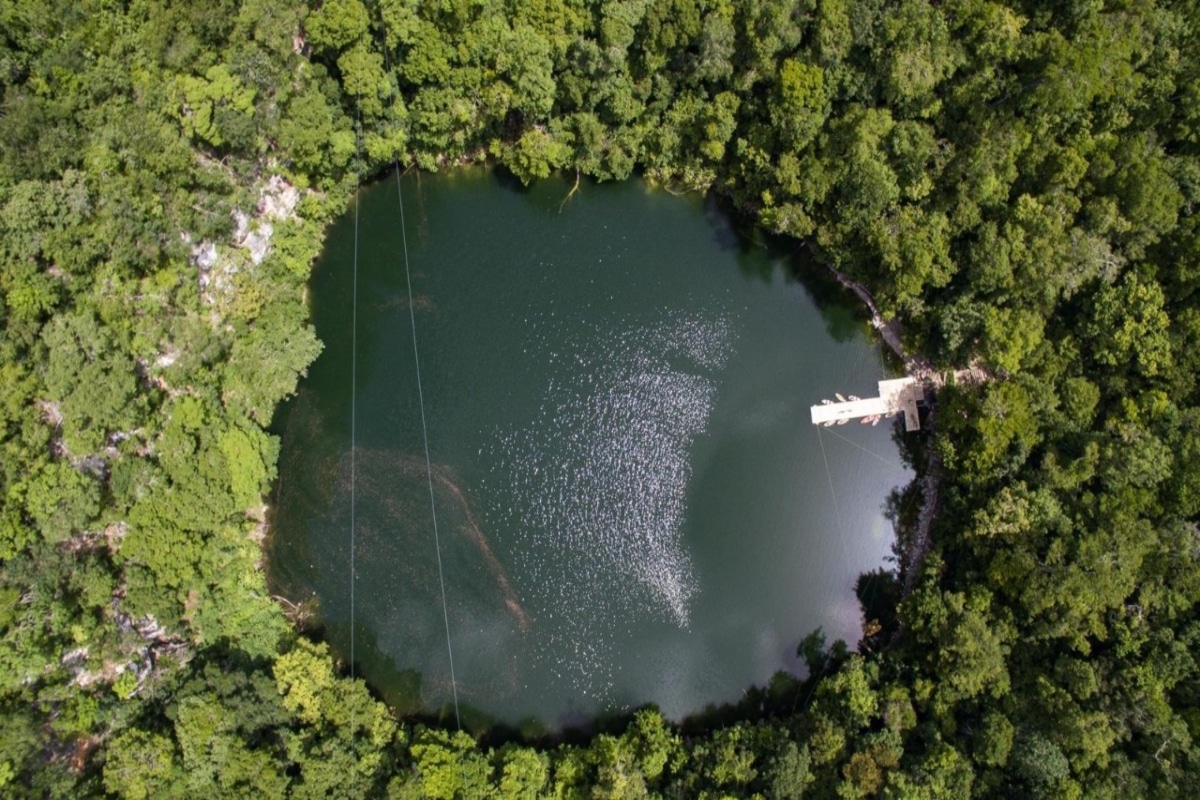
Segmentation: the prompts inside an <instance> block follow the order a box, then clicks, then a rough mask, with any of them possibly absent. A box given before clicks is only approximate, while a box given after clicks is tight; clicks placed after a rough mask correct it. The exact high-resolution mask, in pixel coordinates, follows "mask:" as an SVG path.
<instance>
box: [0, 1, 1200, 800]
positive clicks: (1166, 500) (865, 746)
mask: <svg viewBox="0 0 1200 800" xmlns="http://www.w3.org/2000/svg"><path fill="white" fill-rule="evenodd" d="M1197 52H1200V6H1198V5H1197V4H1196V3H1195V2H1191V1H1190V0H1162V2H1154V0H1120V1H1117V0H1112V1H1109V2H1104V1H1103V0H1096V2H1082V1H1081V2H1072V3H1056V4H1044V3H1035V2H1016V1H1014V2H998V1H993V0H945V2H941V3H933V2H930V1H929V0H856V1H855V2H849V0H799V2H796V0H742V1H741V2H732V1H731V0H607V1H604V2H589V1H587V0H491V1H490V2H489V1H488V0H442V2H417V0H380V2H377V3H364V2H362V1H361V0H327V1H326V2H324V3H317V2H314V3H313V5H312V6H311V7H308V6H305V5H303V4H300V3H296V2H293V3H287V2H283V3H274V2H267V1H266V0H243V1H241V2H239V1H238V0H216V1H211V2H198V1H194V2H180V3H166V2H163V1H162V0H129V2H110V1H109V0H84V2H67V1H66V0H47V1H46V2H30V1H28V0H11V1H10V2H4V3H0V87H2V90H3V105H2V108H0V143H2V144H3V146H2V147H0V292H2V294H3V304H2V305H0V328H2V331H3V332H2V334H0V503H2V505H0V564H2V566H0V601H2V602H0V637H2V641H3V645H2V646H0V662H2V663H0V667H2V668H0V708H2V713H0V790H2V791H3V793H4V794H5V795H6V796H22V795H29V796H81V795H88V794H90V795H99V794H103V793H105V792H108V793H112V794H114V795H118V796H122V797H130V798H140V797H172V796H182V795H185V794H195V793H198V792H208V793H210V794H212V795H213V796H234V795H236V796H265V797H275V796H285V795H288V794H291V795H294V796H298V797H308V796H343V795H347V794H354V795H356V796H373V795H383V794H385V793H386V794H388V795H389V796H393V797H417V796H426V797H435V798H454V797H464V798H473V797H512V798H517V797H539V796H555V797H588V796H594V797H612V798H617V797H643V796H648V795H665V796H671V797H714V798H715V797H726V796H729V797H737V796H761V797H765V798H786V797H799V796H801V795H803V796H814V797H821V796H828V797H832V796H840V797H868V796H872V795H881V796H889V797H946V798H962V797H967V796H970V795H973V794H975V795H992V796H1038V797H1042V796H1048V797H1081V796H1084V795H1086V796H1089V797H1137V796H1146V797H1162V798H1169V797H1175V796H1190V794H1191V792H1189V790H1188V788H1187V787H1188V786H1192V787H1193V789H1192V791H1194V787H1195V786H1196V785H1197V784H1200V749H1198V745H1197V739H1198V737H1200V666H1198V665H1197V662H1196V659H1197V653H1200V618H1198V616H1197V610H1198V607H1197V603H1198V602H1200V565H1198V563H1197V559H1198V558H1200V525H1198V517H1200V392H1198V387H1197V382H1196V381H1197V374H1198V373H1200V294H1198V293H1197V289H1198V288H1200V215H1197V214H1196V211H1197V204H1198V203H1200V138H1198V137H1200V60H1198V59H1197V58H1196V53H1197ZM394 159H395V160H398V161H400V162H401V163H403V164H409V163H415V164H416V165H417V166H418V167H419V168H421V169H425V170H434V169H443V168H449V167H452V166H453V165H455V164H459V163H464V162H471V161H484V160H491V161H494V162H495V163H498V164H500V165H502V166H503V167H505V168H507V169H508V170H511V171H512V172H513V173H514V174H515V175H516V176H517V177H518V178H520V179H521V180H522V181H526V182H528V181H532V180H535V179H537V178H541V177H545V176H548V175H550V174H551V173H552V172H553V171H555V170H569V171H572V172H578V173H581V174H584V175H587V176H590V177H591V178H593V179H596V180H620V179H624V178H627V177H629V176H630V175H633V174H635V173H641V174H644V175H646V176H648V177H649V178H651V179H653V180H656V181H659V182H663V183H667V184H670V185H672V186H674V187H677V188H682V189H688V190H696V191H702V190H713V191H716V192H719V193H721V194H723V195H725V196H727V197H729V198H730V199H731V200H732V201H733V202H734V203H735V204H736V205H737V207H738V208H739V209H740V210H741V211H742V212H743V213H744V214H746V215H747V216H749V217H751V218H754V219H756V220H757V221H758V222H760V223H761V224H762V225H763V226H764V227H766V228H768V229H770V230H772V231H776V232H778V233H781V234H785V235H787V236H791V237H795V238H796V239H798V240H800V241H803V242H804V243H805V244H806V245H807V246H808V247H810V248H811V249H812V250H813V251H814V252H815V253H817V254H818V255H819V257H820V258H821V259H822V260H823V261H825V262H826V263H828V264H830V265H831V266H833V267H835V268H837V269H838V270H840V271H841V272H843V273H845V274H846V275H848V276H850V277H851V278H852V279H854V280H855V281H857V282H860V283H861V284H863V285H865V286H867V287H869V288H870V289H871V291H872V293H873V295H874V297H875V300H876V302H877V303H878V305H879V307H880V309H881V311H882V312H883V313H884V314H885V315H888V316H893V317H896V318H898V319H899V320H900V321H902V322H903V323H904V330H905V337H906V344H907V345H908V346H909V347H910V348H914V349H916V350H919V351H920V352H922V353H923V354H925V355H926V356H928V357H929V358H931V359H933V360H934V361H935V362H938V363H940V364H943V365H952V364H965V363H968V362H971V361H978V362H979V363H980V364H982V365H983V366H985V367H986V368H987V369H989V370H990V371H991V372H992V373H993V374H995V375H996V376H997V377H998V379H997V380H994V381H991V382H989V383H987V384H985V385H983V386H980V387H961V388H954V387H950V388H947V389H945V390H943V392H942V393H941V395H940V398H939V408H938V414H937V432H936V434H935V435H934V436H933V438H932V439H931V440H930V441H928V442H925V443H922V444H923V446H925V447H927V448H930V449H931V451H932V452H934V453H936V457H937V458H938V459H940V462H941V465H942V466H941V472H942V483H941V491H940V498H939V502H940V504H941V513H940V514H939V516H938V518H937V520H936V522H935V525H934V528H933V531H932V548H931V552H930V554H929V556H928V558H927V560H926V562H925V564H924V568H923V570H922V571H921V573H920V574H919V575H915V576H908V577H910V578H911V579H912V580H911V585H912V591H911V592H910V593H908V594H907V596H905V597H903V599H902V600H898V606H897V607H896V608H895V609H894V613H895V621H894V623H890V624H886V625H884V626H882V627H881V628H879V629H878V630H874V628H873V631H874V632H873V633H872V634H871V635H870V636H868V637H867V638H865V639H864V641H863V642H862V643H861V645H860V647H859V654H848V652H847V651H846V650H845V648H843V647H840V646H834V647H833V648H831V649H830V650H828V651H826V650H825V648H824V647H823V646H822V644H821V642H820V641H819V637H817V638H812V637H810V638H809V639H806V640H805V645H804V652H805V654H806V656H807V658H808V659H809V663H810V665H812V666H813V668H814V669H813V673H814V675H815V676H817V677H816V678H815V679H814V680H812V681H810V682H808V683H807V684H806V685H805V686H804V687H803V689H802V690H801V691H799V692H797V691H796V689H795V687H794V686H789V685H788V684H787V683H786V682H783V681H781V682H780V683H779V684H778V685H776V686H774V687H773V688H772V689H771V690H768V691H764V692H762V693H760V694H755V695H753V696H752V697H753V699H754V700H756V702H755V703H754V704H752V706H753V707H751V705H747V706H746V707H744V708H742V709H741V713H740V716H735V717H733V718H730V719H721V720H719V721H718V722H714V723H713V724H712V725H710V726H708V727H706V728H704V729H701V730H697V731H692V730H690V729H684V730H677V729H674V728H672V727H670V726H667V725H665V724H664V723H663V721H662V719H661V717H659V716H658V715H657V714H656V713H655V712H653V711H644V712H641V713H639V714H638V715H637V716H635V717H634V718H633V719H632V720H631V721H630V722H629V723H628V725H627V727H625V728H624V729H623V730H621V731H617V732H613V733H602V734H597V735H596V736H595V737H594V738H592V739H591V740H589V741H588V742H586V743H582V744H578V745H560V746H558V747H556V748H543V749H539V748H536V747H533V746H525V745H521V744H505V745H502V746H501V745H496V746H487V747H485V746H482V745H480V744H478V743H477V742H476V740H475V739H474V738H472V737H471V736H469V735H467V734H466V733H462V732H451V731H450V730H449V729H446V728H439V727H437V726H436V725H423V724H418V723H415V722H413V721H397V720H396V719H395V718H394V717H393V716H392V715H391V713H390V712H389V711H388V709H387V708H386V707H385V706H384V705H383V704H381V703H380V702H378V701H377V700H375V699H374V698H373V697H372V696H371V695H370V694H369V693H368V691H367V689H366V687H365V686H364V685H363V684H362V683H361V681H351V680H349V679H347V678H346V677H344V676H343V675H342V674H341V673H340V672H339V671H338V669H337V668H336V665H335V663H334V661H333V659H332V658H331V656H330V654H329V652H328V651H327V649H326V648H325V646H324V645H321V644H314V643H312V642H311V641H310V640H309V639H307V638H305V637H304V636H302V635H299V634H297V632H296V631H295V629H294V627H293V626H292V625H291V624H290V623H289V621H288V618H287V616H286V612H287V611H288V609H285V608H284V607H281V606H280V605H279V604H277V603H276V602H275V601H273V600H272V599H271V598H270V597H269V596H268V593H267V589H266V587H265V585H264V582H263V575H262V571H261V569H260V566H259V563H258V562H259V559H260V556H261V550H260V545H259V539H260V537H261V536H262V534H263V531H264V525H263V520H264V515H265V507H264V495H265V492H266V491H267V490H268V488H269V485H270V483H271V481H272V479H273V477H274V475H275V468H276V467H275V464H276V459H277V455H278V452H277V451H278V443H277V440H276V439H275V438H274V437H272V436H270V435H268V434H267V433H266V432H265V430H264V427H265V426H266V425H267V424H269V422H270V420H271V417H272V414H273V410H274V408H275V406H276V405H277V404H278V403H279V401H280V400H281V399H283V398H285V397H286V396H288V395H289V394H290V393H291V392H292V391H294V388H295V386H296V381H297V379H298V376H299V375H300V374H301V373H302V372H303V370H304V369H305V367H306V366H307V365H308V364H309V363H311V361H312V360H313V359H314V358H315V357H316V355H317V353H318V352H319V350H320V343H319V342H318V341H317V339H316V337H315V335H314V333H313V331H312V329H311V327H309V326H308V325H307V323H306V311H305V308H304V305H303V286H304V283H305V281H306V279H307V276H308V271H309V268H310V265H311V262H312V259H313V257H314V256H315V254H316V253H317V251H318V249H319V247H320V240H321V236H322V232H323V229H324V226H325V224H326V223H327V222H328V221H329V220H330V219H331V218H332V217H333V216H335V215H336V214H337V213H339V212H340V211H341V210H342V209H343V208H344V206H345V202H346V199H347V197H348V196H349V193H350V191H352V189H353V188H354V187H355V186H356V185H357V183H358V181H359V179H360V177H362V176H364V175H370V174H372V173H373V172H375V171H378V170H379V169H381V168H384V167H386V166H387V165H389V164H390V163H391V162H392V161H393V160H394ZM914 491H915V489H914ZM803 633H804V632H801V631H798V632H797V636H799V635H801V634H803Z"/></svg>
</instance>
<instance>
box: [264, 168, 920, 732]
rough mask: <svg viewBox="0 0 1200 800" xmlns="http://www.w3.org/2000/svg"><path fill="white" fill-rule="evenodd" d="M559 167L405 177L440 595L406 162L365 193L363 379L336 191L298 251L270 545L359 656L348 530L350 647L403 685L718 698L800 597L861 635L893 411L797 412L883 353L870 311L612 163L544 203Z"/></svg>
mask: <svg viewBox="0 0 1200 800" xmlns="http://www.w3.org/2000/svg"><path fill="white" fill-rule="evenodd" d="M568 188H569V187H568V186H567V185H566V184H563V183H561V182H559V181H546V182H543V183H542V184H539V185H538V186H537V187H535V188H534V189H532V190H531V191H529V192H522V191H519V190H517V189H515V188H513V187H512V186H510V185H508V184H507V183H505V182H504V181H503V180H501V179H500V178H498V177H497V176H496V175H495V174H494V173H491V172H485V171H482V170H476V171H466V172H456V173H455V174H453V175H446V176H428V175H426V176H421V177H420V178H417V177H416V176H406V177H405V179H404V183H403V191H404V207H405V211H406V213H407V215H408V216H407V231H408V251H409V256H410V258H411V263H412V271H413V278H412V281H413V294H414V302H413V304H412V305H413V309H414V311H415V317H416V327H417V336H418V344H419V350H420V359H421V377H422V381H423V387H422V388H423V391H424V400H425V412H426V420H427V423H428V431H429V450H430V456H431V460H432V464H433V498H434V501H435V508H436V515H437V523H438V524H437V530H438V538H439V539H440V545H441V574H442V575H443V576H444V587H445V600H446V606H445V614H443V605H442V583H441V582H440V581H439V564H438V557H437V550H436V549H435V537H434V528H433V525H432V524H431V523H432V520H431V512H430V489H429V485H428V483H427V475H426V463H425V455H424V447H423V442H422V433H421V431H422V428H421V419H420V410H419V406H418V394H417V382H416V378H415V371H414V360H413V342H412V333H411V327H410V319H409V303H408V299H407V292H406V289H405V279H404V260H403V251H402V241H401V229H400V216H399V206H398V202H397V195H396V183H395V181H394V180H391V181H383V182H382V183H380V184H377V185H375V186H373V187H371V188H369V189H367V190H364V191H363V192H362V194H361V195H360V207H359V218H358V232H359V236H358V302H357V332H358V333H357V370H356V373H357V386H356V391H355V392H354V395H353V396H354V397H355V401H354V403H353V404H352V403H351V397H352V393H351V366H352V352H353V351H352V347H353V345H352V336H351V330H352V312H353V308H352V302H351V300H352V272H353V270H352V265H353V255H354V241H355V237H354V227H355V226H354V215H353V212H351V213H350V214H348V215H347V216H346V217H345V218H343V219H342V220H341V221H340V222H338V223H337V224H336V225H335V226H334V227H333V229H332V231H331V233H330V236H329V239H328V242H327V245H326V252H325V253H324V255H323V256H322V258H321V261H320V263H319V264H318V266H317V269H316V272H315V274H314V277H313V279H312V285H311V294H310V301H311V306H312V313H313V317H314V320H315V324H316V327H317V331H318V333H319V335H320V337H321V339H322V340H323V341H324V342H325V351H324V353H323V354H322V355H321V357H320V358H319V359H318V361H317V362H316V363H315V364H314V365H313V367H312V368H311V370H310V373H309V375H308V377H307V378H306V379H305V380H304V381H303V382H302V384H301V386H300V390H299V393H298V395H297V397H296V398H295V399H294V400H293V401H292V402H290V403H289V404H287V405H286V406H285V407H284V408H283V409H281V411H280V413H279V414H278V416H277V419H276V427H277V429H278V430H279V431H280V432H281V433H282V434H283V454H282V459H281V467H280V475H281V477H280V483H279V486H278V491H277V500H276V506H277V513H276V518H275V528H274V533H273V537H272V539H271V546H270V554H269V555H270V559H269V562H270V565H269V569H270V575H271V579H272V582H273V583H274V585H275V586H276V587H277V588H278V589H279V590H280V591H282V592H283V593H285V594H287V595H289V596H291V597H292V598H294V599H303V598H305V597H309V596H311V595H313V594H315V595H316V597H317V598H318V599H319V604H320V613H321V618H322V621H323V623H324V626H325V635H326V636H327V637H328V638H329V640H330V641H331V642H332V643H333V645H334V647H335V649H336V650H338V652H339V653H340V654H341V655H342V656H343V657H344V658H349V655H350V647H351V642H350V640H351V635H350V634H351V555H350V553H351V536H352V530H353V539H354V559H353V561H354V564H353V568H354V573H353V574H354V576H355V583H354V586H353V622H354V624H353V628H354V636H353V638H354V643H353V647H354V660H355V662H356V669H357V671H358V672H359V674H361V675H364V676H365V677H366V678H367V679H368V680H370V681H371V682H372V683H373V684H374V685H375V686H376V687H377V688H379V690H380V691H381V692H382V693H383V694H384V695H385V697H387V698H388V699H389V700H390V701H391V702H393V703H395V704H397V705H398V706H399V707H400V708H402V709H406V710H415V709H418V708H421V709H425V710H445V709H446V708H448V705H447V704H448V702H449V701H450V699H451V696H452V694H451V691H452V688H457V691H458V697H459V700H460V702H461V704H462V706H463V708H464V709H472V710H475V711H477V712H479V713H482V714H485V715H487V716H488V717H489V718H491V719H494V720H500V721H504V722H507V723H517V722H519V721H521V720H528V719H534V718H535V719H537V720H539V721H540V723H541V724H544V725H546V726H549V727H551V728H556V727H559V726H561V725H563V724H568V723H571V722H576V721H580V720H583V719H586V718H587V717H588V716H590V715H593V714H596V713H600V712H606V711H616V710H621V709H624V708H628V707H630V706H636V705H640V704H643V703H647V702H653V703H656V704H658V706H659V707H660V708H661V709H662V710H663V711H664V713H666V714H667V715H668V716H671V717H675V718H678V717H681V716H683V715H685V714H687V713H689V712H693V711H698V710H700V709H702V708H703V707H704V706H705V705H707V704H710V703H719V702H724V701H734V700H737V699H738V698H739V697H740V696H741V694H742V692H743V691H744V690H745V689H746V688H747V687H748V686H750V685H751V684H752V683H760V684H761V683H763V682H765V681H766V680H768V679H769V678H770V676H771V675H772V674H773V673H774V672H775V671H777V670H780V669H788V670H793V671H797V670H799V668H800V666H799V664H798V662H797V659H796V657H795V647H796V644H797V642H798V641H799V639H800V638H801V637H802V636H803V635H804V634H806V633H807V632H809V631H810V630H812V629H813V628H815V627H817V626H822V627H823V628H824V630H825V632H826V633H827V635H828V636H829V637H830V638H831V639H832V638H834V637H843V638H845V639H847V640H848V641H850V642H851V643H853V642H854V641H857V639H858V638H859V636H860V635H861V634H860V630H861V625H862V622H863V620H862V616H861V612H860V609H859V606H858V603H857V601H856V598H855V593H854V585H855V580H856V578H857V576H858V575H859V574H860V573H862V572H864V571H869V570H872V569H875V568H877V567H879V566H881V565H882V564H883V563H884V561H885V559H886V558H887V556H888V555H889V554H890V548H891V545H892V540H893V534H892V528H891V524H890V523H889V522H888V521H887V520H886V519H885V517H884V514H883V509H884V504H885V501H886V499H887V495H888V493H889V491H891V490H892V489H893V488H894V487H896V486H898V485H901V484H903V483H905V482H906V481H907V480H908V479H909V477H910V475H909V473H908V472H907V471H906V470H905V469H904V468H903V467H902V466H901V465H900V463H899V462H900V458H899V455H898V453H897V448H896V445H895V444H894V443H893V441H892V435H893V432H892V427H891V426H890V425H888V424H886V423H885V424H881V425H879V426H878V427H871V426H862V425H858V424H850V425H847V426H843V427H836V428H831V429H822V430H820V431H818V430H817V429H815V428H814V427H813V426H812V425H811V424H810V422H809V411H808V407H809V405H811V404H813V403H816V402H819V401H820V399H821V398H824V397H832V396H833V394H834V392H836V391H840V392H842V393H844V394H849V393H856V394H859V395H862V396H868V395H871V394H874V384H875V381H876V380H878V379H879V378H880V377H883V368H882V366H881V357H880V353H879V351H878V349H877V348H876V347H874V346H872V345H871V344H870V343H869V342H868V341H867V340H866V339H865V336H864V333H863V329H864V326H863V325H862V324H861V322H857V321H856V320H855V318H854V316H853V315H852V314H851V313H850V311H849V310H848V309H845V308H837V307H829V306H828V305H826V306H825V307H824V308H823V312H824V313H822V310H818V308H817V307H816V305H815V304H814V302H813V301H812V299H811V298H810V297H809V295H808V294H807V292H806V291H805V289H804V288H803V287H802V286H801V285H800V284H798V283H796V282H794V281H792V280H789V279H786V278H785V277H784V274H785V272H786V270H785V267H786V266H787V265H786V264H784V263H783V262H782V261H778V260H777V259H778V257H777V256H773V255H771V254H770V253H768V252H767V251H766V250H764V249H762V248H748V247H745V246H744V243H743V242H741V241H740V240H739V238H738V236H737V235H736V234H735V233H734V231H733V229H732V228H731V227H730V225H729V223H728V221H727V220H726V219H725V218H724V217H723V216H722V215H721V214H720V213H719V212H718V211H716V210H715V209H714V208H713V207H712V206H711V205H710V204H706V203H705V201H703V200H701V199H698V198H680V197H674V196H671V195H669V194H666V193H663V192H658V191H653V190H651V189H649V188H648V187H646V186H645V185H644V184H641V183H638V182H635V181H630V182H626V183H623V184H620V185H612V186H607V185H606V186H584V187H583V188H582V190H581V191H580V192H579V193H577V194H576V195H575V197H574V198H572V199H571V201H570V202H569V203H567V204H566V205H565V206H563V207H562V209H561V211H560V203H561V201H562V199H563V197H564V195H565V194H566V192H567V190H568ZM352 405H353V408H352ZM352 425H353V426H354V435H355V441H356V445H357V447H356V449H355V451H354V454H353V456H352V455H351V426H352ZM352 484H353V492H352V490H351V489H352ZM352 494H353V504H352V503H351V496H352ZM352 514H353V525H352V522H351V517H352ZM447 628H448V629H449V640H450V644H451V649H450V652H448V648H447V639H446V633H447ZM451 652H452V656H453V664H454V678H455V681H454V682H453V684H452V681H451V673H450V654H451Z"/></svg>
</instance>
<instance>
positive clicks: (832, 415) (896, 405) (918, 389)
mask: <svg viewBox="0 0 1200 800" xmlns="http://www.w3.org/2000/svg"><path fill="white" fill-rule="evenodd" d="M878 386H879V396H878V397H868V398H866V399H856V400H845V401H842V402H830V403H822V404H820V405H815V406H812V408H811V412H812V421H813V424H814V425H825V426H829V425H838V424H845V423H846V422H849V421H850V420H852V419H862V418H865V417H890V416H892V415H894V414H903V415H904V429H905V430H906V431H917V430H920V429H921V420H920V418H919V417H918V416H917V402H918V401H919V400H921V399H923V398H924V394H925V389H924V387H923V386H922V385H921V384H920V383H919V382H918V381H917V380H916V379H915V378H893V379H891V380H886V381H879V384H878Z"/></svg>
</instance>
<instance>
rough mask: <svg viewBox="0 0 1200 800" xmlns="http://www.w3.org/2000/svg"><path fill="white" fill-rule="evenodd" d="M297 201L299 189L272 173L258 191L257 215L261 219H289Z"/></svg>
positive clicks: (293, 213)
mask: <svg viewBox="0 0 1200 800" xmlns="http://www.w3.org/2000/svg"><path fill="white" fill-rule="evenodd" d="M299 202H300V190H299V189H297V188H296V187H295V186H292V185H291V184H290V183H288V182H287V181H285V180H284V179H283V178H282V177H281V176H279V175H273V176H271V180H269V181H267V185H266V186H264V187H263V188H262V191H261V192H260V193H259V199H258V215H259V216H260V217H261V218H263V219H291V218H292V217H293V216H295V213H296V205H297V204H298V203H299Z"/></svg>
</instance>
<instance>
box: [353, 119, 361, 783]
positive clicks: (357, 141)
mask: <svg viewBox="0 0 1200 800" xmlns="http://www.w3.org/2000/svg"><path fill="white" fill-rule="evenodd" d="M357 122H358V124H357V128H358V130H356V131H355V136H354V167H355V172H356V173H357V174H356V176H355V177H356V180H355V186H354V267H353V270H352V275H353V277H352V278H351V282H350V286H351V288H350V681H351V683H353V682H354V644H355V642H354V584H355V582H356V575H355V564H354V545H355V541H354V540H355V533H356V528H357V518H356V516H355V500H356V496H355V478H356V474H355V473H356V472H357V468H358V441H357V439H358V204H359V194H360V193H361V191H362V156H361V150H362V117H361V116H359V117H358V120H357ZM350 730H354V704H353V703H351V704H350ZM352 788H353V785H352Z"/></svg>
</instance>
